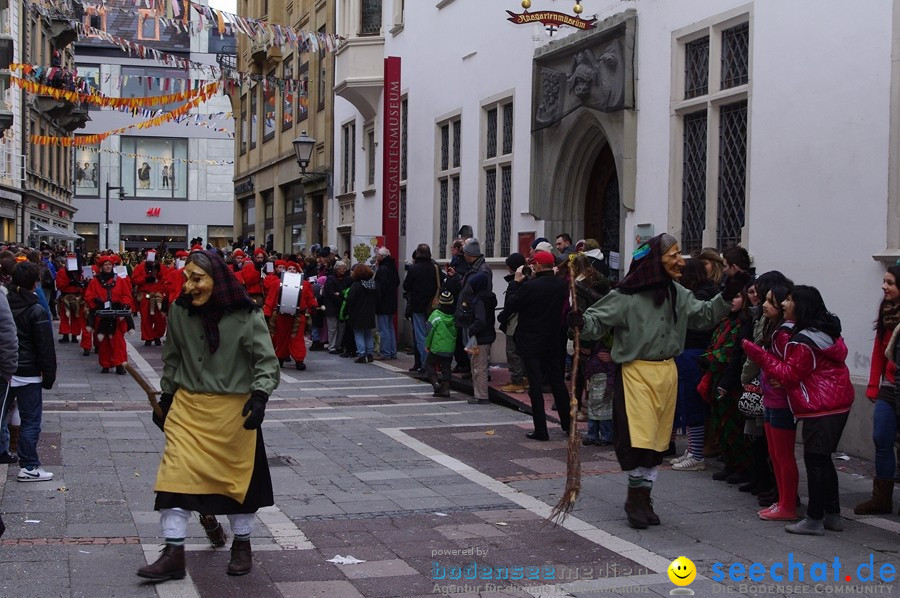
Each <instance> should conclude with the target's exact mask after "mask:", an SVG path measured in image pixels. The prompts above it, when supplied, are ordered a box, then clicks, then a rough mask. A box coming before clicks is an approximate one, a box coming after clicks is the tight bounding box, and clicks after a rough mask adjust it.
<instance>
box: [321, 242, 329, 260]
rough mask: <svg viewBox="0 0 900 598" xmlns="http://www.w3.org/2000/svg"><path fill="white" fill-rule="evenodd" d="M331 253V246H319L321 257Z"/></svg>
mask: <svg viewBox="0 0 900 598" xmlns="http://www.w3.org/2000/svg"><path fill="white" fill-rule="evenodd" d="M329 255H331V248H330V247H329V246H328V245H325V246H324V247H320V248H319V257H328V256H329Z"/></svg>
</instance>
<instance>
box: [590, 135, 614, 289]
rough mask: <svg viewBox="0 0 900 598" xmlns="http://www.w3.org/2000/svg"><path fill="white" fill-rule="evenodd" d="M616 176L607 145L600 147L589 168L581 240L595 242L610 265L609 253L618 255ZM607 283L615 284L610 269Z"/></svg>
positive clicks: (612, 270) (610, 152)
mask: <svg viewBox="0 0 900 598" xmlns="http://www.w3.org/2000/svg"><path fill="white" fill-rule="evenodd" d="M620 204H621V201H620V198H619V175H618V173H617V172H616V160H615V158H614V157H613V154H612V150H610V147H609V144H606V145H604V146H603V149H602V150H600V154H599V155H598V156H597V159H596V160H595V161H594V166H593V167H592V168H591V175H590V179H589V180H588V187H587V193H586V195H585V198H584V238H585V239H596V240H597V242H598V243H600V248H601V249H602V250H603V254H604V255H605V256H606V259H607V263H610V253H611V252H615V253H617V254H618V253H620V251H621V250H620V249H619V247H620V245H619V218H620V216H619V211H620V208H619V206H620ZM609 275H610V279H611V280H618V275H619V272H618V270H614V269H613V268H612V267H611V268H610V273H609Z"/></svg>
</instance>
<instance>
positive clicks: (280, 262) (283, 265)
mask: <svg viewBox="0 0 900 598" xmlns="http://www.w3.org/2000/svg"><path fill="white" fill-rule="evenodd" d="M287 266H288V263H287V260H275V267H276V268H287Z"/></svg>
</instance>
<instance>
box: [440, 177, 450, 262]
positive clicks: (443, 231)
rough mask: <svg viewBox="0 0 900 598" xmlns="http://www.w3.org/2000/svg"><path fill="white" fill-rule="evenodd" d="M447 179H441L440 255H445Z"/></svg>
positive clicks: (442, 257)
mask: <svg viewBox="0 0 900 598" xmlns="http://www.w3.org/2000/svg"><path fill="white" fill-rule="evenodd" d="M447 183H448V181H447V179H441V203H440V235H441V237H440V241H439V243H438V247H440V251H439V254H440V257H441V259H445V258H446V257H447Z"/></svg>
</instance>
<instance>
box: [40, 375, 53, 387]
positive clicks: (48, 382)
mask: <svg viewBox="0 0 900 598" xmlns="http://www.w3.org/2000/svg"><path fill="white" fill-rule="evenodd" d="M54 382H56V376H43V377H42V378H41V388H43V389H44V390H50V389H51V388H53V383H54Z"/></svg>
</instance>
